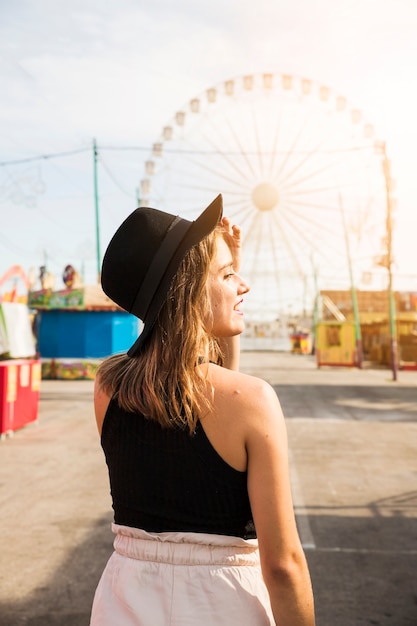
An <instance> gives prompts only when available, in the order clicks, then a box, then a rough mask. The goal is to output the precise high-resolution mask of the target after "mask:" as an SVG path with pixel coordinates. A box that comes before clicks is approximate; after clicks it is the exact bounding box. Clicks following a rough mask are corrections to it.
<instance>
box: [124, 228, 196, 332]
mask: <svg viewBox="0 0 417 626" xmlns="http://www.w3.org/2000/svg"><path fill="white" fill-rule="evenodd" d="M190 226H191V223H190V222H189V221H188V220H184V219H182V218H180V217H179V216H177V217H176V218H175V219H174V220H173V222H172V224H171V225H170V227H169V229H168V230H167V232H166V234H165V237H164V239H163V240H162V243H161V245H160V247H159V248H158V250H157V252H156V253H155V256H154V257H153V259H152V262H151V264H150V265H149V268H148V271H147V272H146V275H145V278H144V279H143V281H142V285H141V286H140V288H139V290H138V292H137V294H136V297H135V299H134V301H133V304H132V307H131V310H130V312H131V313H134V314H135V315H137V316H138V317H140V318H141V319H142V320H145V318H146V314H147V312H148V310H149V307H150V305H151V303H152V300H153V298H154V296H155V293H156V292H157V290H158V287H159V285H160V283H161V280H162V278H163V277H164V274H165V272H166V269H167V267H168V265H169V262H170V261H171V259H172V257H173V255H174V253H175V252H176V250H177V248H178V246H179V245H180V243H181V241H182V240H183V238H184V236H185V234H186V232H187V231H188V229H189V228H190ZM137 310H140V311H141V313H140V315H138V314H137V313H136V311H137Z"/></svg>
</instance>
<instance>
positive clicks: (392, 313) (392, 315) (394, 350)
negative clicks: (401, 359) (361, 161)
mask: <svg viewBox="0 0 417 626" xmlns="http://www.w3.org/2000/svg"><path fill="white" fill-rule="evenodd" d="M382 169H383V172H384V178H385V191H386V199H387V216H386V232H387V254H386V263H385V264H384V265H386V268H387V270H388V300H389V329H390V348H391V368H392V379H393V380H397V377H398V345H397V324H396V310H395V300H394V293H393V290H392V198H391V184H392V180H391V167H390V162H389V160H388V158H387V149H386V144H385V142H384V143H383V144H382Z"/></svg>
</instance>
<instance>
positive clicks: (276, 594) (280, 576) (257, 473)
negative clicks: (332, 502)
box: [246, 379, 315, 626]
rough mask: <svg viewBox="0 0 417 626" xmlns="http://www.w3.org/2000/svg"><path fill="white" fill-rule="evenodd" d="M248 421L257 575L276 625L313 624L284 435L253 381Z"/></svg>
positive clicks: (272, 402)
mask: <svg viewBox="0 0 417 626" xmlns="http://www.w3.org/2000/svg"><path fill="white" fill-rule="evenodd" d="M257 380H258V383H257V385H256V389H254V390H252V397H256V401H255V406H254V407H253V419H251V420H250V423H249V420H248V426H247V436H246V448H247V454H248V491H249V498H250V502H251V507H252V514H253V519H254V523H255V528H256V532H257V536H258V541H259V551H260V557H261V566H262V573H263V576H264V580H265V583H266V585H267V588H268V591H269V595H270V599H271V606H272V611H273V614H274V618H275V621H276V623H277V624H279V626H314V624H315V618H314V602H313V593H312V588H311V582H310V576H309V572H308V567H307V562H306V559H305V555H304V551H303V549H302V546H301V542H300V539H299V536H298V531H297V527H296V523H295V516H294V511H293V502H292V497H291V488H290V477H289V467H288V449H287V434H286V427H285V422H284V417H283V414H282V411H281V407H280V404H279V401H278V398H277V396H276V394H275V391H274V390H273V388H272V387H271V386H270V385H268V384H267V383H266V382H264V381H260V380H259V379H257Z"/></svg>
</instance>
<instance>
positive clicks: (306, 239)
mask: <svg viewBox="0 0 417 626" xmlns="http://www.w3.org/2000/svg"><path fill="white" fill-rule="evenodd" d="M285 223H286V224H288V226H289V228H290V229H291V230H292V231H293V232H294V233H295V235H296V237H297V238H298V239H300V240H302V242H303V248H305V247H306V246H307V250H311V251H313V252H314V251H315V252H320V254H321V256H324V257H327V256H328V253H333V254H334V255H336V256H339V255H340V250H341V247H340V236H339V238H337V237H335V236H334V234H335V233H334V230H329V229H326V230H327V232H328V233H329V234H330V235H332V237H333V239H335V240H336V241H335V243H334V244H333V243H332V242H333V239H326V242H325V249H324V247H323V246H318V242H320V241H322V240H323V239H322V238H321V239H317V237H316V236H315V234H316V233H317V231H316V233H311V232H310V231H308V232H310V236H307V235H306V234H305V232H304V231H303V230H302V229H301V228H300V225H299V221H297V220H296V221H295V222H294V220H293V219H291V216H289V215H288V214H286V217H285ZM314 225H315V226H316V228H317V229H320V231H323V229H322V228H321V227H320V225H319V226H317V224H314ZM320 231H319V232H320ZM331 258H334V257H332V256H331V257H330V259H331Z"/></svg>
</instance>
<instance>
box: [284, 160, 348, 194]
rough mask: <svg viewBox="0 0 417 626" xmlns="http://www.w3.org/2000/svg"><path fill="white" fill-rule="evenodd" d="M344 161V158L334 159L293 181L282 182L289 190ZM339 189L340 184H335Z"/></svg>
mask: <svg viewBox="0 0 417 626" xmlns="http://www.w3.org/2000/svg"><path fill="white" fill-rule="evenodd" d="M341 163H342V160H337V161H333V162H332V163H326V164H325V165H323V166H322V167H320V168H319V169H317V170H314V171H312V172H308V173H307V174H306V175H305V176H303V177H301V178H298V179H296V180H293V181H291V182H288V181H283V183H282V187H283V188H284V189H285V190H286V191H287V190H290V189H292V188H293V187H296V186H299V185H300V184H301V183H305V182H306V181H308V180H311V179H314V178H316V177H317V176H319V175H320V174H323V173H324V172H327V173H329V172H330V170H332V169H334V168H335V167H337V166H338V165H340V164H341ZM335 187H336V188H337V189H340V185H336V186H335Z"/></svg>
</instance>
